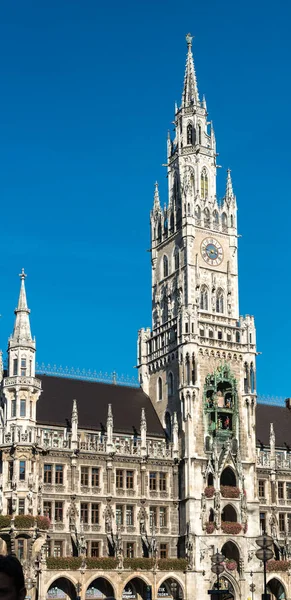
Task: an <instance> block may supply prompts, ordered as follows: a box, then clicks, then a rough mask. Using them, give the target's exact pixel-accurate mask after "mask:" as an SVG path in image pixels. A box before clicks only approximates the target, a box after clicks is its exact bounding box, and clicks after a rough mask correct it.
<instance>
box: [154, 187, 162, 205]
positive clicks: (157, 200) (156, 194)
mask: <svg viewBox="0 0 291 600" xmlns="http://www.w3.org/2000/svg"><path fill="white" fill-rule="evenodd" d="M159 210H161V204H160V194H159V184H158V182H157V181H156V183H155V194H154V211H159Z"/></svg>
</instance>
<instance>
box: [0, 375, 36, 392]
mask: <svg viewBox="0 0 291 600" xmlns="http://www.w3.org/2000/svg"><path fill="white" fill-rule="evenodd" d="M3 385H4V387H8V386H10V387H11V386H14V385H31V386H34V387H35V388H37V389H39V390H41V381H40V379H36V378H35V377H20V376H19V377H16V376H15V377H4V380H3Z"/></svg>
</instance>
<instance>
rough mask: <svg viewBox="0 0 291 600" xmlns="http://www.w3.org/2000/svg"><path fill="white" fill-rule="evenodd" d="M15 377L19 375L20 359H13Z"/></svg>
mask: <svg viewBox="0 0 291 600" xmlns="http://www.w3.org/2000/svg"><path fill="white" fill-rule="evenodd" d="M13 375H18V359H17V358H14V359H13Z"/></svg>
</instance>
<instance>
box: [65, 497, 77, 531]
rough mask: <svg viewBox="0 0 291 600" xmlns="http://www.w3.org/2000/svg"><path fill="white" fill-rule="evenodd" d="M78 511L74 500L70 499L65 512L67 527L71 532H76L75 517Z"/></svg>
mask: <svg viewBox="0 0 291 600" xmlns="http://www.w3.org/2000/svg"><path fill="white" fill-rule="evenodd" d="M78 514H79V513H78V509H77V506H76V503H75V500H74V499H72V500H71V502H70V504H69V508H68V512H67V516H68V517H69V527H70V530H71V531H76V521H77V517H78Z"/></svg>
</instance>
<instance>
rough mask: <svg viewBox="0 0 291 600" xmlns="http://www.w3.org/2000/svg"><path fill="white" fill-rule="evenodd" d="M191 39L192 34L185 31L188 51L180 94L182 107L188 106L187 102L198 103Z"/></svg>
mask: <svg viewBox="0 0 291 600" xmlns="http://www.w3.org/2000/svg"><path fill="white" fill-rule="evenodd" d="M192 40H193V36H192V35H191V33H187V35H186V42H187V46H188V53H187V59H186V70H185V77H184V88H183V94H182V107H184V108H185V107H186V106H189V104H195V105H198V104H199V94H198V87H197V79H196V73H195V67H194V60H193V54H192Z"/></svg>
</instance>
